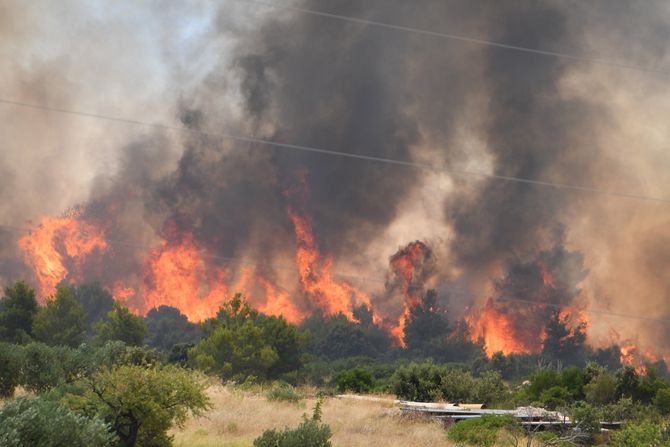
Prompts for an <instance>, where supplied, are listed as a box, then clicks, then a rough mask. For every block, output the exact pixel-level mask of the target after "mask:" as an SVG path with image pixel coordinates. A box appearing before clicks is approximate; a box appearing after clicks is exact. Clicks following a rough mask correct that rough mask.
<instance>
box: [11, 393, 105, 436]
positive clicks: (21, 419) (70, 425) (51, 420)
mask: <svg viewBox="0 0 670 447" xmlns="http://www.w3.org/2000/svg"><path fill="white" fill-rule="evenodd" d="M114 441H115V436H114V435H113V434H112V433H110V432H109V430H108V427H107V425H106V424H105V423H104V422H103V421H101V420H100V419H98V418H97V417H91V418H88V417H85V416H81V415H78V414H75V413H73V412H72V411H70V410H69V409H68V408H67V407H64V406H62V405H59V404H58V403H57V402H52V401H49V400H46V399H45V398H42V397H35V398H24V397H20V398H18V399H16V400H15V401H13V402H8V403H7V404H6V405H5V406H4V407H2V409H0V445H1V446H31V447H61V446H68V447H89V446H96V447H97V446H99V447H105V446H112V445H114Z"/></svg>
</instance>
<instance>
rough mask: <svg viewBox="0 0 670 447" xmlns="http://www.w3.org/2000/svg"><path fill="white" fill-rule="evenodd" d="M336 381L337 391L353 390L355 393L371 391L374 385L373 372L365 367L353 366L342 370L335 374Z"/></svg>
mask: <svg viewBox="0 0 670 447" xmlns="http://www.w3.org/2000/svg"><path fill="white" fill-rule="evenodd" d="M334 380H335V383H336V384H337V391H339V392H340V393H346V392H347V391H352V392H354V393H369V392H370V391H371V390H372V387H373V385H374V379H373V377H372V373H371V372H370V371H369V370H368V369H365V368H353V369H347V370H345V371H340V372H339V373H337V375H336V376H335V379H334Z"/></svg>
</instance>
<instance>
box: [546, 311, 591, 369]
mask: <svg viewBox="0 0 670 447" xmlns="http://www.w3.org/2000/svg"><path fill="white" fill-rule="evenodd" d="M545 334H546V335H545V339H544V343H543V345H542V354H543V355H545V356H546V357H548V358H551V359H558V360H561V361H563V362H564V363H568V364H570V363H573V364H574V363H576V362H579V361H580V360H581V359H583V358H584V355H585V352H586V351H585V345H586V323H579V324H577V325H576V326H575V327H571V326H570V318H569V317H568V316H564V317H561V314H560V312H559V311H558V310H554V311H552V312H551V315H550V316H549V321H548V322H547V326H546V328H545Z"/></svg>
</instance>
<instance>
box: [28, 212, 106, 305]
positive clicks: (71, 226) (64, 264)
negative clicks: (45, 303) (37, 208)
mask: <svg viewBox="0 0 670 447" xmlns="http://www.w3.org/2000/svg"><path fill="white" fill-rule="evenodd" d="M17 243H18V245H19V248H20V249H21V250H22V251H23V255H24V260H25V262H26V264H27V265H29V266H30V267H31V268H32V269H33V271H34V274H35V279H36V281H37V285H38V296H39V298H40V299H41V300H44V299H46V298H47V297H49V296H51V295H52V294H53V293H54V292H55V290H56V286H57V285H58V283H59V282H61V281H63V280H66V279H67V280H75V281H77V280H80V279H81V268H82V265H83V263H84V262H85V261H86V259H87V258H88V257H89V256H90V255H92V254H94V253H96V252H97V253H100V252H102V251H105V250H106V249H107V243H106V242H105V237H104V234H103V232H102V230H100V229H99V228H98V227H96V226H95V225H93V224H90V223H88V222H85V221H83V220H81V218H80V217H79V216H78V214H77V213H71V214H70V215H68V216H64V217H44V218H43V219H42V220H41V221H40V223H39V224H37V225H36V226H34V227H33V228H31V231H30V234H28V235H26V236H23V237H21V238H19V239H18V241H17Z"/></svg>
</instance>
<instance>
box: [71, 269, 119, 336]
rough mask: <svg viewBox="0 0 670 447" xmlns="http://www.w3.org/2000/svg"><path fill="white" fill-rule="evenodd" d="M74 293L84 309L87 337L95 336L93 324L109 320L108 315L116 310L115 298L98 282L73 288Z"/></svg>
mask: <svg viewBox="0 0 670 447" xmlns="http://www.w3.org/2000/svg"><path fill="white" fill-rule="evenodd" d="M72 293H73V294H74V298H75V299H76V300H77V302H78V303H79V304H80V305H81V307H82V308H83V309H84V325H85V326H86V335H87V336H88V337H91V336H93V323H95V322H96V321H98V320H105V319H106V318H107V314H108V313H109V312H111V311H112V310H113V308H114V298H112V294H111V293H109V292H108V291H107V290H106V289H104V288H103V287H102V286H101V285H100V283H98V282H92V283H86V284H81V285H79V286H72Z"/></svg>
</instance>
